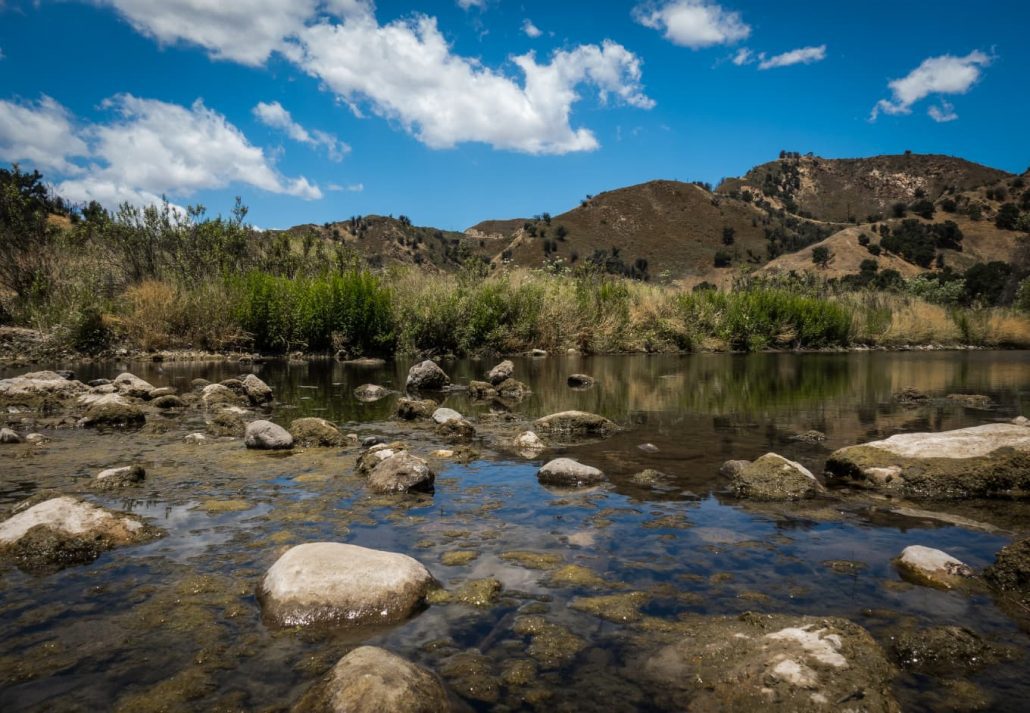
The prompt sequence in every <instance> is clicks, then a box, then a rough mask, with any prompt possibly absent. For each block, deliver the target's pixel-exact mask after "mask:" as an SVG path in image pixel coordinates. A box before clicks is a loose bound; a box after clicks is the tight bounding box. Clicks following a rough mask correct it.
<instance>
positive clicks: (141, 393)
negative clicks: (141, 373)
mask: <svg viewBox="0 0 1030 713" xmlns="http://www.w3.org/2000/svg"><path fill="white" fill-rule="evenodd" d="M111 383H112V384H114V387H115V388H116V389H118V393H120V394H125V395H126V396H129V397H131V398H134V399H149V398H150V392H152V391H153V390H154V385H153V384H151V383H149V382H147V381H144V380H143V379H141V378H139V377H138V376H136V375H135V374H130V373H129V372H127V371H126V372H124V373H122V374H119V375H118V376H116V377H115V379H114V381H113V382H111Z"/></svg>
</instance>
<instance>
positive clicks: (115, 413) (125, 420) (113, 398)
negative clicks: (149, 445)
mask: <svg viewBox="0 0 1030 713" xmlns="http://www.w3.org/2000/svg"><path fill="white" fill-rule="evenodd" d="M146 421H147V415H146V413H145V412H144V411H143V409H141V408H140V407H139V406H137V405H135V404H131V403H128V402H126V401H125V400H124V399H122V398H121V397H120V396H119V395H117V394H109V395H107V396H105V397H103V398H101V399H99V400H97V401H95V402H93V403H92V404H90V406H89V407H88V408H87V409H86V413H85V414H83V416H82V418H81V419H79V421H78V425H79V426H80V427H82V428H139V427H140V426H142V425H143V424H145V423H146Z"/></svg>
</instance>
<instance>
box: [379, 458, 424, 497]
mask: <svg viewBox="0 0 1030 713" xmlns="http://www.w3.org/2000/svg"><path fill="white" fill-rule="evenodd" d="M435 480H436V475H435V474H434V473H433V471H432V470H430V468H429V464H428V463H426V461H425V460H423V459H422V458H419V457H418V456H413V455H411V454H410V453H407V452H404V451H402V452H400V453H396V454H394V455H392V456H390V457H389V458H385V459H383V460H382V461H380V463H379V464H378V465H376V466H375V467H374V468H373V469H372V472H371V473H370V474H369V476H368V487H369V488H371V489H372V490H373V491H375V492H377V493H410V492H423V493H431V492H433V481H435Z"/></svg>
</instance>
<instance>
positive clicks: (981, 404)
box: [947, 394, 994, 411]
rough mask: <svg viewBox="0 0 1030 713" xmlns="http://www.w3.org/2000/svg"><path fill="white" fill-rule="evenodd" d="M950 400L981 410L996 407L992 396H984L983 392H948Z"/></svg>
mask: <svg viewBox="0 0 1030 713" xmlns="http://www.w3.org/2000/svg"><path fill="white" fill-rule="evenodd" d="M947 398H948V401H952V402H954V403H957V404H958V405H960V406H963V407H965V408H972V409H978V410H980V411H989V410H990V409H992V408H994V401H992V400H991V397H990V396H984V395H983V394H948V397H947Z"/></svg>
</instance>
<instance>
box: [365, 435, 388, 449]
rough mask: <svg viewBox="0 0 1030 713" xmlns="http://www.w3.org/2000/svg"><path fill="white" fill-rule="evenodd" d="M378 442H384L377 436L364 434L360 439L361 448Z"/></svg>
mask: <svg viewBox="0 0 1030 713" xmlns="http://www.w3.org/2000/svg"><path fill="white" fill-rule="evenodd" d="M380 443H386V441H384V440H383V439H382V438H380V437H379V436H365V437H364V438H362V439H361V447H362V448H371V447H372V446H378V445H379V444H380Z"/></svg>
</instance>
